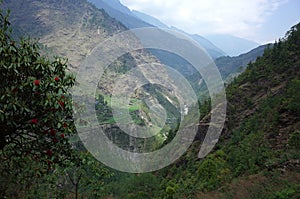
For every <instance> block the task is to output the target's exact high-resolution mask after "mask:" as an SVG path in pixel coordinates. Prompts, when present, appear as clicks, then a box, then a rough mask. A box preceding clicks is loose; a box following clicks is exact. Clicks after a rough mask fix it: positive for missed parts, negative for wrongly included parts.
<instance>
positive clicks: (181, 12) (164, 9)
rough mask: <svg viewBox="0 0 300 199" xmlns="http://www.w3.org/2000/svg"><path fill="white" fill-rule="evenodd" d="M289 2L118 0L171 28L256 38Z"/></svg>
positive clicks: (257, 0) (264, 0)
mask: <svg viewBox="0 0 300 199" xmlns="http://www.w3.org/2000/svg"><path fill="white" fill-rule="evenodd" d="M287 1H288V0H251V1H241V0H227V1H225V0H209V1H207V0H184V1H183V0H121V2H122V3H123V4H124V5H126V6H128V7H129V8H130V9H135V10H139V11H142V12H145V13H147V14H150V15H152V16H154V17H156V18H158V19H160V20H161V21H162V22H164V23H166V24H167V25H170V26H176V27H178V28H181V29H184V30H185V31H187V32H190V33H197V34H202V35H206V34H232V35H236V36H240V37H244V38H255V34H256V31H257V30H258V29H259V28H260V27H261V26H262V25H263V24H264V22H265V21H266V20H267V18H268V17H269V16H270V15H272V13H273V12H274V11H275V10H276V9H277V8H278V7H279V6H280V5H282V4H284V3H286V2H287Z"/></svg>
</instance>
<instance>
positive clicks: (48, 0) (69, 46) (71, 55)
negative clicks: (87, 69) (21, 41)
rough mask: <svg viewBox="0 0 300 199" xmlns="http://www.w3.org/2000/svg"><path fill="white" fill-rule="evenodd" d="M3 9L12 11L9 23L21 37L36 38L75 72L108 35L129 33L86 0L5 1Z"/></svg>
mask: <svg viewBox="0 0 300 199" xmlns="http://www.w3.org/2000/svg"><path fill="white" fill-rule="evenodd" d="M2 8H3V9H4V10H5V9H10V11H11V14H10V19H11V23H12V26H13V27H14V30H17V31H16V32H17V34H18V35H22V36H30V37H32V38H37V39H38V41H39V43H41V44H44V45H47V48H48V50H49V51H52V52H54V54H57V55H59V56H62V57H67V58H68V59H69V65H70V68H71V69H76V68H78V67H79V66H80V63H81V62H82V61H83V60H84V58H85V56H86V55H87V54H88V53H89V52H90V51H91V50H92V49H93V48H94V47H95V46H96V45H97V44H98V43H100V42H101V41H103V40H104V39H105V38H107V37H108V36H109V35H111V34H113V33H115V32H119V31H124V30H126V27H125V26H124V25H122V24H121V23H120V22H118V21H116V20H115V19H113V18H111V17H110V16H109V15H108V14H107V13H106V12H105V11H104V10H99V9H97V8H96V7H95V6H93V5H91V4H89V3H87V2H86V1H85V0H78V1H53V0H45V1H36V0H21V1H17V2H14V1H12V0H6V1H4V3H3V5H2Z"/></svg>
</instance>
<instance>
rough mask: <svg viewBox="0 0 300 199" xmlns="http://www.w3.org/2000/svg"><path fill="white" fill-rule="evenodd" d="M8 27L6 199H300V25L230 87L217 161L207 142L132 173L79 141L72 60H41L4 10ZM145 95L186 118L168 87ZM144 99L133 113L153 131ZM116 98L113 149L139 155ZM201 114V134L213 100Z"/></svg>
mask: <svg viewBox="0 0 300 199" xmlns="http://www.w3.org/2000/svg"><path fill="white" fill-rule="evenodd" d="M62 2H65V1H62ZM82 2H83V1H82ZM107 17H108V16H107ZM96 21H97V18H95V17H94V18H91V19H90V23H96ZM0 23H1V29H0V41H1V46H0V58H1V59H0V64H1V65H0V67H1V68H0V70H1V80H2V83H1V86H0V91H1V98H0V122H1V123H0V125H1V135H0V160H1V165H0V171H1V176H0V197H1V198H135V199H136V198H165V199H171V198H174V199H176V198H262V199H265V198H270V199H281V198H284V199H285V198H292V199H293V198H295V199H296V198H300V192H299V190H300V174H299V159H300V155H299V142H300V131H299V129H300V121H299V112H300V110H299V107H300V104H299V103H300V102H299V98H300V96H299V89H300V80H299V77H300V70H299V69H300V68H299V66H300V54H299V53H300V30H299V29H300V24H298V25H296V26H294V27H292V28H291V30H290V31H289V32H288V33H287V35H286V37H285V38H284V39H282V40H280V41H278V42H277V43H275V44H274V46H272V47H271V46H270V47H269V48H266V49H265V52H264V55H263V56H261V57H259V58H258V59H257V60H256V62H255V63H250V64H249V65H248V68H247V69H246V70H245V71H244V72H243V73H242V74H241V75H240V76H238V77H235V79H234V80H233V82H232V83H231V84H230V85H229V86H228V87H227V89H226V93H227V97H228V115H227V122H226V125H225V127H224V131H223V133H222V136H221V138H220V142H219V143H218V144H217V146H215V148H214V150H213V151H212V152H211V153H210V154H209V155H208V156H207V157H205V158H203V159H198V158H197V153H198V152H199V148H200V145H201V142H202V137H203V136H201V135H199V136H197V138H196V139H195V141H194V143H193V144H192V146H191V147H190V148H189V150H188V151H187V152H186V153H185V154H184V156H183V157H181V158H180V159H178V160H177V161H176V162H175V163H174V164H172V165H170V166H168V167H167V168H164V169H162V170H160V171H156V172H152V173H146V174H127V173H122V172H118V171H114V170H112V169H109V168H106V167H105V166H104V165H102V164H101V163H100V162H98V161H97V160H95V159H94V158H93V157H92V156H91V155H90V154H89V153H88V152H87V151H86V150H85V148H84V146H83V145H82V143H81V142H79V141H78V137H76V136H74V133H75V129H74V124H73V120H72V116H71V110H72V106H71V101H70V94H69V88H70V87H71V86H72V85H73V84H74V78H73V77H72V76H71V75H69V74H68V73H67V70H66V69H67V65H66V63H65V62H64V61H63V60H62V59H60V58H57V59H54V60H53V61H50V60H49V59H48V58H46V57H43V56H41V55H40V52H39V49H38V46H37V44H35V43H32V42H31V41H30V40H28V39H21V40H20V41H19V42H17V41H15V40H13V39H12V38H11V35H10V31H9V28H10V27H9V23H8V18H7V16H5V15H3V14H2V13H1V15H0ZM126 56H128V55H126ZM131 61H132V62H131ZM127 64H133V60H131V58H130V57H127V58H125V59H124V60H122V59H121V61H120V63H119V64H117V65H114V66H112V67H114V68H113V71H116V73H124V72H126V71H127V70H129V69H130V67H131V66H128V68H122V66H123V65H127ZM195 79H196V78H195ZM145 90H146V91H147V92H149V93H150V94H151V95H153V96H155V97H156V98H157V100H158V102H159V103H160V104H161V105H162V106H164V107H165V108H166V109H167V110H169V112H168V113H167V114H168V115H167V116H168V118H175V121H178V119H180V114H179V113H178V111H176V110H177V109H176V106H177V104H176V103H177V102H176V99H173V98H172V96H168V95H167V94H166V92H165V91H164V90H163V88H158V87H155V86H153V87H148V88H147V87H146V88H145ZM135 97H136V98H135V99H132V100H131V102H130V108H129V112H130V114H131V116H132V117H133V120H134V122H135V123H137V124H140V125H143V122H144V123H145V122H148V121H145V120H144V119H142V117H141V116H140V115H139V114H140V113H139V112H138V111H140V110H142V112H143V114H145V115H147V114H148V113H149V108H148V107H147V106H146V104H145V103H143V101H142V100H141V99H139V97H141V95H138V94H137V96H135ZM167 97H168V98H170V99H171V100H172V101H174V102H176V103H174V104H173V103H170V101H169V100H168V99H167ZM109 101H110V97H109V95H104V94H101V95H98V96H97V98H96V104H95V108H96V112H97V116H98V119H99V121H100V123H101V122H102V124H103V125H107V128H106V129H105V130H106V134H107V136H108V137H109V138H110V139H111V140H112V141H113V142H115V143H116V144H118V145H119V146H120V147H123V148H124V149H126V150H131V151H133V150H132V149H128V146H129V145H128V143H129V141H130V139H129V136H128V135H127V136H126V135H124V134H121V133H120V129H117V128H115V126H114V124H115V121H114V120H113V118H112V110H111V108H110V106H108V103H109ZM124 108H125V107H124ZM199 108H200V110H199V111H200V112H201V118H200V120H201V121H200V125H199V128H200V126H201V125H202V124H203V126H204V127H203V128H205V124H206V123H207V122H208V121H209V118H210V117H209V116H210V111H211V110H210V109H211V106H210V101H209V100H203V101H201V102H200V105H199ZM192 116H193V113H191V115H188V117H187V119H186V121H185V122H188V120H189V119H190V118H189V117H192ZM201 128H202V126H201ZM177 129H178V124H177V123H176V122H174V123H170V124H169V125H168V126H167V125H166V126H165V127H164V129H163V130H164V131H165V133H166V135H167V138H161V137H159V138H158V137H155V138H152V140H151V139H135V140H134V144H135V147H136V148H135V149H134V150H136V151H138V152H140V151H141V152H145V151H146V152H147V151H151V150H153V149H157V148H159V147H161V146H162V145H164V144H167V143H168V142H170V141H171V140H172V138H173V137H174V136H175V135H176V131H177ZM202 130H203V129H201V132H200V129H199V134H201V133H203V132H205V131H202ZM116 135H117V136H116ZM67 138H68V139H67ZM69 140H70V141H69ZM139 146H143V147H144V148H138V147H139ZM126 147H127V148H126Z"/></svg>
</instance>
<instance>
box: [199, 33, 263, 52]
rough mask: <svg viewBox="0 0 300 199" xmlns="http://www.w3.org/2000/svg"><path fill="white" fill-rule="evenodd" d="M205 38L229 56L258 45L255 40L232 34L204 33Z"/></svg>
mask: <svg viewBox="0 0 300 199" xmlns="http://www.w3.org/2000/svg"><path fill="white" fill-rule="evenodd" d="M205 38H207V39H208V40H209V41H211V42H212V43H213V44H215V45H216V46H217V47H218V48H220V49H222V50H223V51H224V52H225V53H226V54H227V55H229V56H238V55H240V54H242V53H246V52H248V51H250V50H252V49H254V48H256V47H258V46H259V44H258V43H256V42H253V41H250V40H247V39H243V38H239V37H235V36H232V35H206V36H205Z"/></svg>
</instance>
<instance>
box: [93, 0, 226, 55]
mask: <svg viewBox="0 0 300 199" xmlns="http://www.w3.org/2000/svg"><path fill="white" fill-rule="evenodd" d="M89 1H90V2H92V3H93V4H95V6H97V7H98V8H102V9H104V10H105V11H106V12H108V13H109V15H110V16H112V17H114V18H115V19H117V20H119V21H120V22H121V23H123V24H124V25H125V26H126V27H127V28H129V29H131V28H143V27H153V26H155V27H159V28H166V29H170V30H176V31H179V32H181V33H183V34H185V35H187V36H189V37H192V38H193V39H195V41H197V42H198V43H199V44H200V46H201V47H203V48H204V49H205V50H206V51H207V52H208V54H209V55H210V56H211V57H212V58H213V59H215V58H217V57H220V56H223V55H225V53H224V52H223V51H222V50H221V49H219V48H218V47H216V46H215V45H214V44H213V43H211V42H210V41H208V40H207V39H205V38H204V37H201V36H200V35H191V34H188V33H186V32H184V31H183V30H179V29H177V28H175V27H172V28H169V27H168V26H167V25H166V24H164V23H162V22H161V21H160V20H158V19H156V18H155V17H152V16H150V15H147V14H145V13H142V12H139V11H130V10H129V9H128V8H127V7H126V6H124V5H122V4H121V3H120V1H118V0H114V1H109V0H89Z"/></svg>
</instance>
